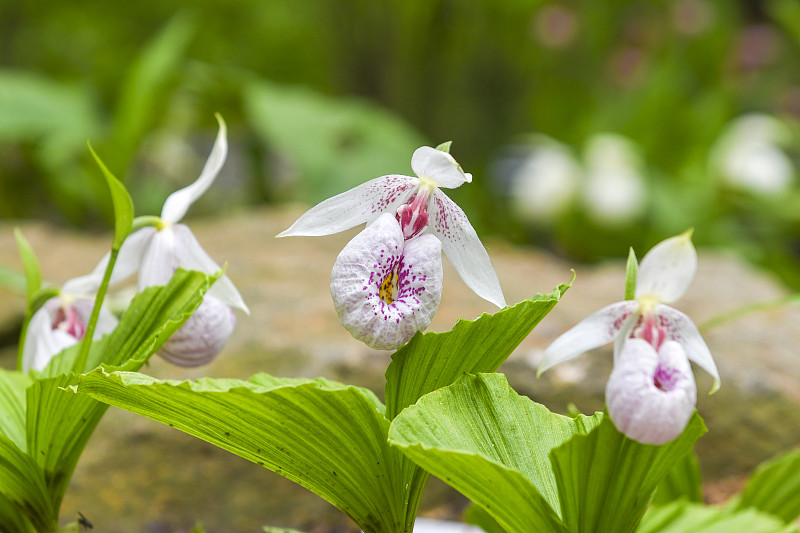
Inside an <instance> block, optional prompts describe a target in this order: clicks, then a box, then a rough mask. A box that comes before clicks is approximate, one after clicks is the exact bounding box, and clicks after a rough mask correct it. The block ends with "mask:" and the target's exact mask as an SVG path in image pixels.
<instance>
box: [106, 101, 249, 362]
mask: <svg viewBox="0 0 800 533" xmlns="http://www.w3.org/2000/svg"><path fill="white" fill-rule="evenodd" d="M217 119H218V120H219V133H218V134H217V139H216V141H215V142H214V147H213V149H212V150H211V154H210V155H209V157H208V160H207V161H206V164H205V166H204V167H203V171H202V172H201V174H200V177H199V178H197V180H196V181H195V182H194V183H192V184H191V185H189V186H188V187H185V188H183V189H181V190H179V191H176V192H174V193H172V194H171V195H170V196H169V197H168V198H167V200H166V202H165V203H164V207H163V209H162V211H161V218H160V219H159V220H158V222H157V224H156V227H145V228H142V229H140V230H138V231H136V232H134V233H132V234H131V235H130V236H129V237H128V238H127V239H126V240H125V242H124V244H123V245H122V248H121V249H120V253H119V257H118V259H117V264H116V265H115V267H114V273H113V275H112V283H113V282H114V281H115V280H121V279H124V278H126V277H128V276H130V275H131V274H133V273H134V272H136V271H137V270H138V271H139V282H138V285H139V290H142V289H145V288H147V287H150V286H153V285H164V284H166V283H167V282H168V281H169V279H170V278H171V277H172V274H173V273H174V272H175V270H176V269H177V268H178V267H182V268H185V269H187V270H198V271H201V272H205V273H207V274H212V273H214V272H217V271H218V270H219V265H217V263H216V262H215V261H214V260H213V259H211V257H210V256H209V255H208V254H207V253H206V252H205V250H203V248H202V247H201V246H200V243H198V242H197V239H196V238H195V237H194V235H193V234H192V231H191V230H190V229H189V227H188V226H186V225H185V224H179V222H180V220H181V219H182V218H183V216H184V215H185V214H186V211H187V210H188V209H189V207H190V206H191V205H192V204H193V203H194V202H195V201H196V200H197V199H198V198H199V197H200V196H201V195H202V194H203V193H204V192H205V191H206V190H207V189H208V188H209V186H211V184H212V183H213V182H214V179H215V178H216V177H217V174H218V173H219V171H220V169H221V168H222V164H223V163H224V162H225V157H226V155H227V151H228V143H227V139H226V128H225V123H224V122H223V121H222V119H221V118H220V117H219V116H218V117H217ZM230 307H235V308H238V309H241V310H242V311H244V312H245V313H249V311H248V309H247V306H246V305H245V303H244V301H243V300H242V297H241V295H240V294H239V291H237V290H236V287H235V286H234V285H233V282H232V281H231V280H230V279H229V278H228V277H227V276H222V277H220V278H219V279H218V280H217V281H216V283H214V285H213V286H212V287H211V288H210V289H209V291H208V293H206V296H205V298H204V301H203V303H202V304H201V305H200V307H199V308H198V309H197V311H196V312H195V314H194V315H192V317H191V318H190V319H189V321H187V323H186V324H184V326H183V327H182V328H181V330H179V331H177V332H176V333H175V334H174V335H173V336H172V337H171V338H170V339H169V340H168V341H167V342H166V343H165V344H164V346H163V347H162V349H161V350H160V352H159V353H160V354H161V355H162V356H164V357H165V358H167V359H168V360H170V361H171V362H173V363H175V364H178V365H181V366H196V365H201V364H205V363H207V362H208V361H210V360H211V359H212V358H213V357H214V356H215V355H216V354H217V353H218V352H219V350H220V349H221V348H222V346H224V344H225V342H226V341H227V340H228V337H229V336H230V334H231V332H232V331H233V326H234V324H235V318H234V316H233V313H232V312H231V310H230Z"/></svg>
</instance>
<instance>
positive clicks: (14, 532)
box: [0, 491, 36, 533]
mask: <svg viewBox="0 0 800 533" xmlns="http://www.w3.org/2000/svg"><path fill="white" fill-rule="evenodd" d="M0 524H3V530H2V531H3V532H4V533H36V528H35V527H34V526H33V524H31V522H30V520H28V519H27V518H26V517H25V514H24V513H23V512H22V511H21V510H20V508H19V507H17V505H16V504H15V503H14V502H13V501H11V500H10V499H9V498H7V497H6V496H5V495H4V494H3V492H2V491H0Z"/></svg>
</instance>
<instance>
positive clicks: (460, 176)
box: [411, 146, 472, 189]
mask: <svg viewBox="0 0 800 533" xmlns="http://www.w3.org/2000/svg"><path fill="white" fill-rule="evenodd" d="M411 169H412V170H413V171H414V174H416V175H417V176H419V177H420V178H422V179H423V180H430V181H433V182H434V183H435V184H436V186H437V187H445V188H447V189H455V188H456V187H458V186H460V185H463V184H464V183H469V182H471V181H472V174H468V173H466V172H464V170H463V169H462V168H461V165H459V164H458V162H457V161H456V160H455V159H454V158H453V156H452V155H450V154H449V153H447V152H443V151H442V150H437V149H436V148H431V147H430V146H422V147H420V148H417V149H416V150H415V151H414V155H412V156H411Z"/></svg>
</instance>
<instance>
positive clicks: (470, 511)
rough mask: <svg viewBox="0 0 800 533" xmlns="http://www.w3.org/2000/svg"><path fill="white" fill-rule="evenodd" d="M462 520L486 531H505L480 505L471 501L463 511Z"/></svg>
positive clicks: (499, 532)
mask: <svg viewBox="0 0 800 533" xmlns="http://www.w3.org/2000/svg"><path fill="white" fill-rule="evenodd" d="M464 521H465V522H466V523H468V524H472V525H475V526H478V527H479V528H481V529H482V530H484V531H485V532H486V533H506V530H505V529H503V527H502V526H501V525H500V524H498V523H497V520H495V519H494V518H492V515H490V514H489V513H487V512H486V509H484V508H483V507H481V506H480V505H475V504H474V503H471V504H470V505H469V506H468V507H467V510H466V511H464Z"/></svg>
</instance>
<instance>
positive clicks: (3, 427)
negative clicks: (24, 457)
mask: <svg viewBox="0 0 800 533" xmlns="http://www.w3.org/2000/svg"><path fill="white" fill-rule="evenodd" d="M30 384H31V378H30V377H29V376H28V375H27V374H23V373H21V372H12V371H9V370H0V434H2V435H3V436H4V437H6V438H8V439H9V440H10V441H11V442H13V443H14V445H15V446H16V447H17V448H19V449H20V450H22V451H25V450H27V445H26V443H25V389H27V388H28V385H30Z"/></svg>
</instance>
